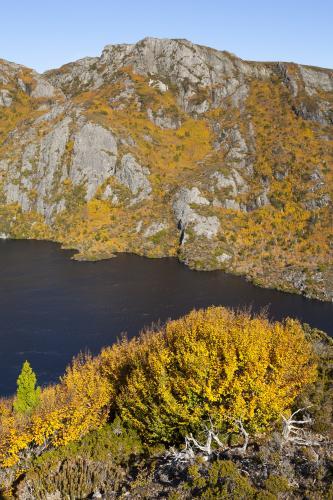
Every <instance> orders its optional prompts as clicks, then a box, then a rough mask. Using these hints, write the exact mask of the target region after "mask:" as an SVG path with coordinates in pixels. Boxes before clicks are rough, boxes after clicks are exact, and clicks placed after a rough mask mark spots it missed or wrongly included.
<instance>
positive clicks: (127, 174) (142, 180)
mask: <svg viewBox="0 0 333 500" xmlns="http://www.w3.org/2000/svg"><path fill="white" fill-rule="evenodd" d="M149 174H150V172H149V169H148V168H146V167H142V166H141V165H140V164H139V163H138V162H137V161H136V159H135V158H134V156H133V155H131V154H130V153H128V154H125V155H124V156H123V157H122V159H121V163H120V167H117V169H116V173H115V177H116V178H117V179H118V181H119V182H120V183H121V184H123V185H124V186H126V187H127V188H128V189H129V190H130V191H131V192H132V194H133V195H135V198H133V199H132V201H131V204H135V203H138V202H140V201H142V200H144V199H145V198H147V197H148V196H149V195H150V193H151V191H152V188H151V185H150V182H149V179H148V175H149Z"/></svg>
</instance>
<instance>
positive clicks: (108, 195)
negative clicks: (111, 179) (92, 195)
mask: <svg viewBox="0 0 333 500" xmlns="http://www.w3.org/2000/svg"><path fill="white" fill-rule="evenodd" d="M102 199H103V200H109V201H111V203H112V205H118V203H119V198H118V196H117V194H116V193H114V192H113V189H112V188H111V186H110V185H107V186H106V188H105V190H104V193H103V195H102Z"/></svg>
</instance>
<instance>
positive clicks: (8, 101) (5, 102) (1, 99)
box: [0, 89, 13, 108]
mask: <svg viewBox="0 0 333 500" xmlns="http://www.w3.org/2000/svg"><path fill="white" fill-rule="evenodd" d="M12 102H13V99H12V97H11V95H10V92H9V90H6V89H2V90H0V106H4V107H5V108H9V107H10V106H11V105H12Z"/></svg>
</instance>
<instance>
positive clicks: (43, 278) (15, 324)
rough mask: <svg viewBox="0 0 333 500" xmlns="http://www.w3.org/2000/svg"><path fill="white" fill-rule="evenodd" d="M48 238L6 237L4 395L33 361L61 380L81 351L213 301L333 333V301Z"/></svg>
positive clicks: (0, 264) (42, 374) (0, 288)
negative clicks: (78, 249) (108, 255)
mask: <svg viewBox="0 0 333 500" xmlns="http://www.w3.org/2000/svg"><path fill="white" fill-rule="evenodd" d="M71 255H72V253H71V252H69V251H63V250H60V248H59V246H58V245H56V244H54V243H49V242H37V241H1V240H0V321H1V323H0V341H1V348H0V394H8V393H11V392H13V391H14V390H15V381H16V378H17V375H18V372H19V370H20V368H21V365H22V362H23V361H24V360H25V359H28V360H29V361H30V362H31V364H32V366H33V368H34V370H35V371H36V373H37V376H38V380H39V382H40V383H41V384H45V383H47V382H53V381H56V379H57V377H58V376H59V375H60V374H62V373H63V371H64V368H65V366H66V365H67V364H68V362H69V361H70V359H71V358H72V356H73V355H75V354H77V353H78V352H79V351H80V350H86V349H88V350H90V351H91V352H93V353H97V352H98V351H99V350H100V349H101V347H103V346H105V345H109V344H112V343H113V342H115V340H116V339H117V338H118V337H119V336H120V335H121V333H122V332H127V334H128V336H129V337H130V336H133V335H135V334H136V333H137V332H138V331H139V330H140V329H142V328H143V327H144V326H149V325H151V323H152V322H156V321H158V320H161V321H165V320H166V319H168V318H176V317H179V316H181V315H182V314H184V313H186V312H188V311H189V310H191V309H192V308H194V307H197V308H198V307H203V306H208V305H211V304H214V305H225V306H230V307H234V308H242V307H244V306H252V308H253V309H254V310H260V309H262V308H263V307H266V306H268V312H269V315H270V316H271V317H273V318H275V319H281V318H283V317H285V316H293V317H297V318H299V319H300V320H302V321H305V322H307V323H310V324H311V325H313V326H316V327H318V328H321V329H323V330H325V331H326V332H328V333H329V334H330V335H333V321H332V319H333V304H331V303H330V304H328V303H321V302H319V301H310V300H307V299H304V298H303V297H300V296H296V295H291V294H284V293H280V292H277V291H273V290H264V289H261V288H258V287H254V286H253V285H251V284H250V283H248V282H246V281H245V280H244V279H242V278H240V277H237V276H231V275H227V274H224V273H223V272H220V271H215V272H197V271H190V270H189V269H188V268H186V267H184V266H183V265H181V264H179V263H178V262H177V261H176V260H175V259H145V258H143V257H138V256H135V255H128V254H122V255H119V256H118V257H117V258H114V259H111V260H106V261H101V262H76V261H73V260H71V259H70V256H71Z"/></svg>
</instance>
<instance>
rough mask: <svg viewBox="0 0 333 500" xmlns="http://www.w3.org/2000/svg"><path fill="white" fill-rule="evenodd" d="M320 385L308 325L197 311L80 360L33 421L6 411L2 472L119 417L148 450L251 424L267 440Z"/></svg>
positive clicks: (7, 405)
mask: <svg viewBox="0 0 333 500" xmlns="http://www.w3.org/2000/svg"><path fill="white" fill-rule="evenodd" d="M315 378H316V367H315V362H314V358H313V354H312V349H311V346H310V344H309V343H308V341H307V340H306V338H305V333H304V330H303V328H302V326H301V324H300V323H299V322H298V321H295V320H291V319H288V320H286V321H285V322H283V323H272V322H270V321H269V320H268V319H266V318H265V317H263V316H257V317H252V316H251V315H250V314H249V313H245V312H241V313H236V312H233V311H230V310H227V309H225V308H222V307H211V308H209V309H207V310H200V311H192V312H191V313H190V314H189V315H187V316H185V317H184V318H181V319H179V320H176V321H170V322H169V323H167V324H166V326H165V327H164V328H162V329H160V330H159V331H157V332H148V333H144V334H142V335H141V336H140V337H139V338H135V339H133V340H131V341H127V340H123V341H121V342H119V343H118V344H116V345H114V346H113V347H110V348H107V349H105V350H104V351H103V352H102V353H101V354H100V356H98V357H97V358H92V357H90V356H79V357H78V358H77V359H75V360H74V361H73V363H72V365H71V366H70V367H69V368H68V369H67V371H66V373H65V375H64V376H63V377H62V379H61V380H60V383H59V384H57V385H55V386H50V387H46V388H44V389H42V391H41V395H40V403H39V405H38V407H37V408H36V409H35V410H34V411H33V412H32V414H30V415H22V414H17V413H15V412H14V411H13V408H12V405H13V401H12V400H4V401H2V402H1V406H0V463H1V465H2V466H5V467H6V466H11V465H13V464H15V463H17V462H18V461H19V459H20V457H21V456H22V453H24V450H26V449H28V448H29V449H30V450H41V449H46V448H48V447H57V446H60V445H63V444H67V443H69V442H71V441H76V440H78V439H80V438H81V437H82V436H84V435H85V434H87V433H88V432H89V431H91V430H93V429H97V428H99V427H100V426H102V425H104V423H105V422H106V421H107V420H108V418H109V416H110V415H111V416H114V415H115V414H118V415H119V416H120V418H121V419H122V421H123V423H124V424H126V425H128V426H130V427H131V428H134V429H136V430H137V431H138V432H139V434H140V435H141V437H142V438H143V439H144V440H145V441H146V442H165V443H174V442H176V441H177V440H178V439H180V438H181V437H182V436H183V435H184V434H186V433H188V432H191V431H195V430H196V429H198V428H199V427H200V425H202V423H203V422H204V421H205V420H207V419H208V418H211V419H213V420H214V422H215V424H216V425H217V426H219V428H220V429H221V430H223V429H224V430H226V431H227V430H230V429H232V428H233V426H234V422H235V419H241V420H242V422H243V423H244V425H245V426H246V428H247V429H248V430H249V431H250V432H252V433H255V432H261V431H264V430H266V429H267V428H268V427H269V426H270V424H271V423H272V422H274V421H275V420H276V418H277V417H279V415H280V413H281V412H283V411H285V410H286V409H288V408H290V406H291V405H292V403H293V401H294V399H295V397H296V396H297V395H298V394H299V393H300V391H301V390H302V388H303V387H305V386H306V385H308V384H310V383H311V382H313V381H314V380H315Z"/></svg>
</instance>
